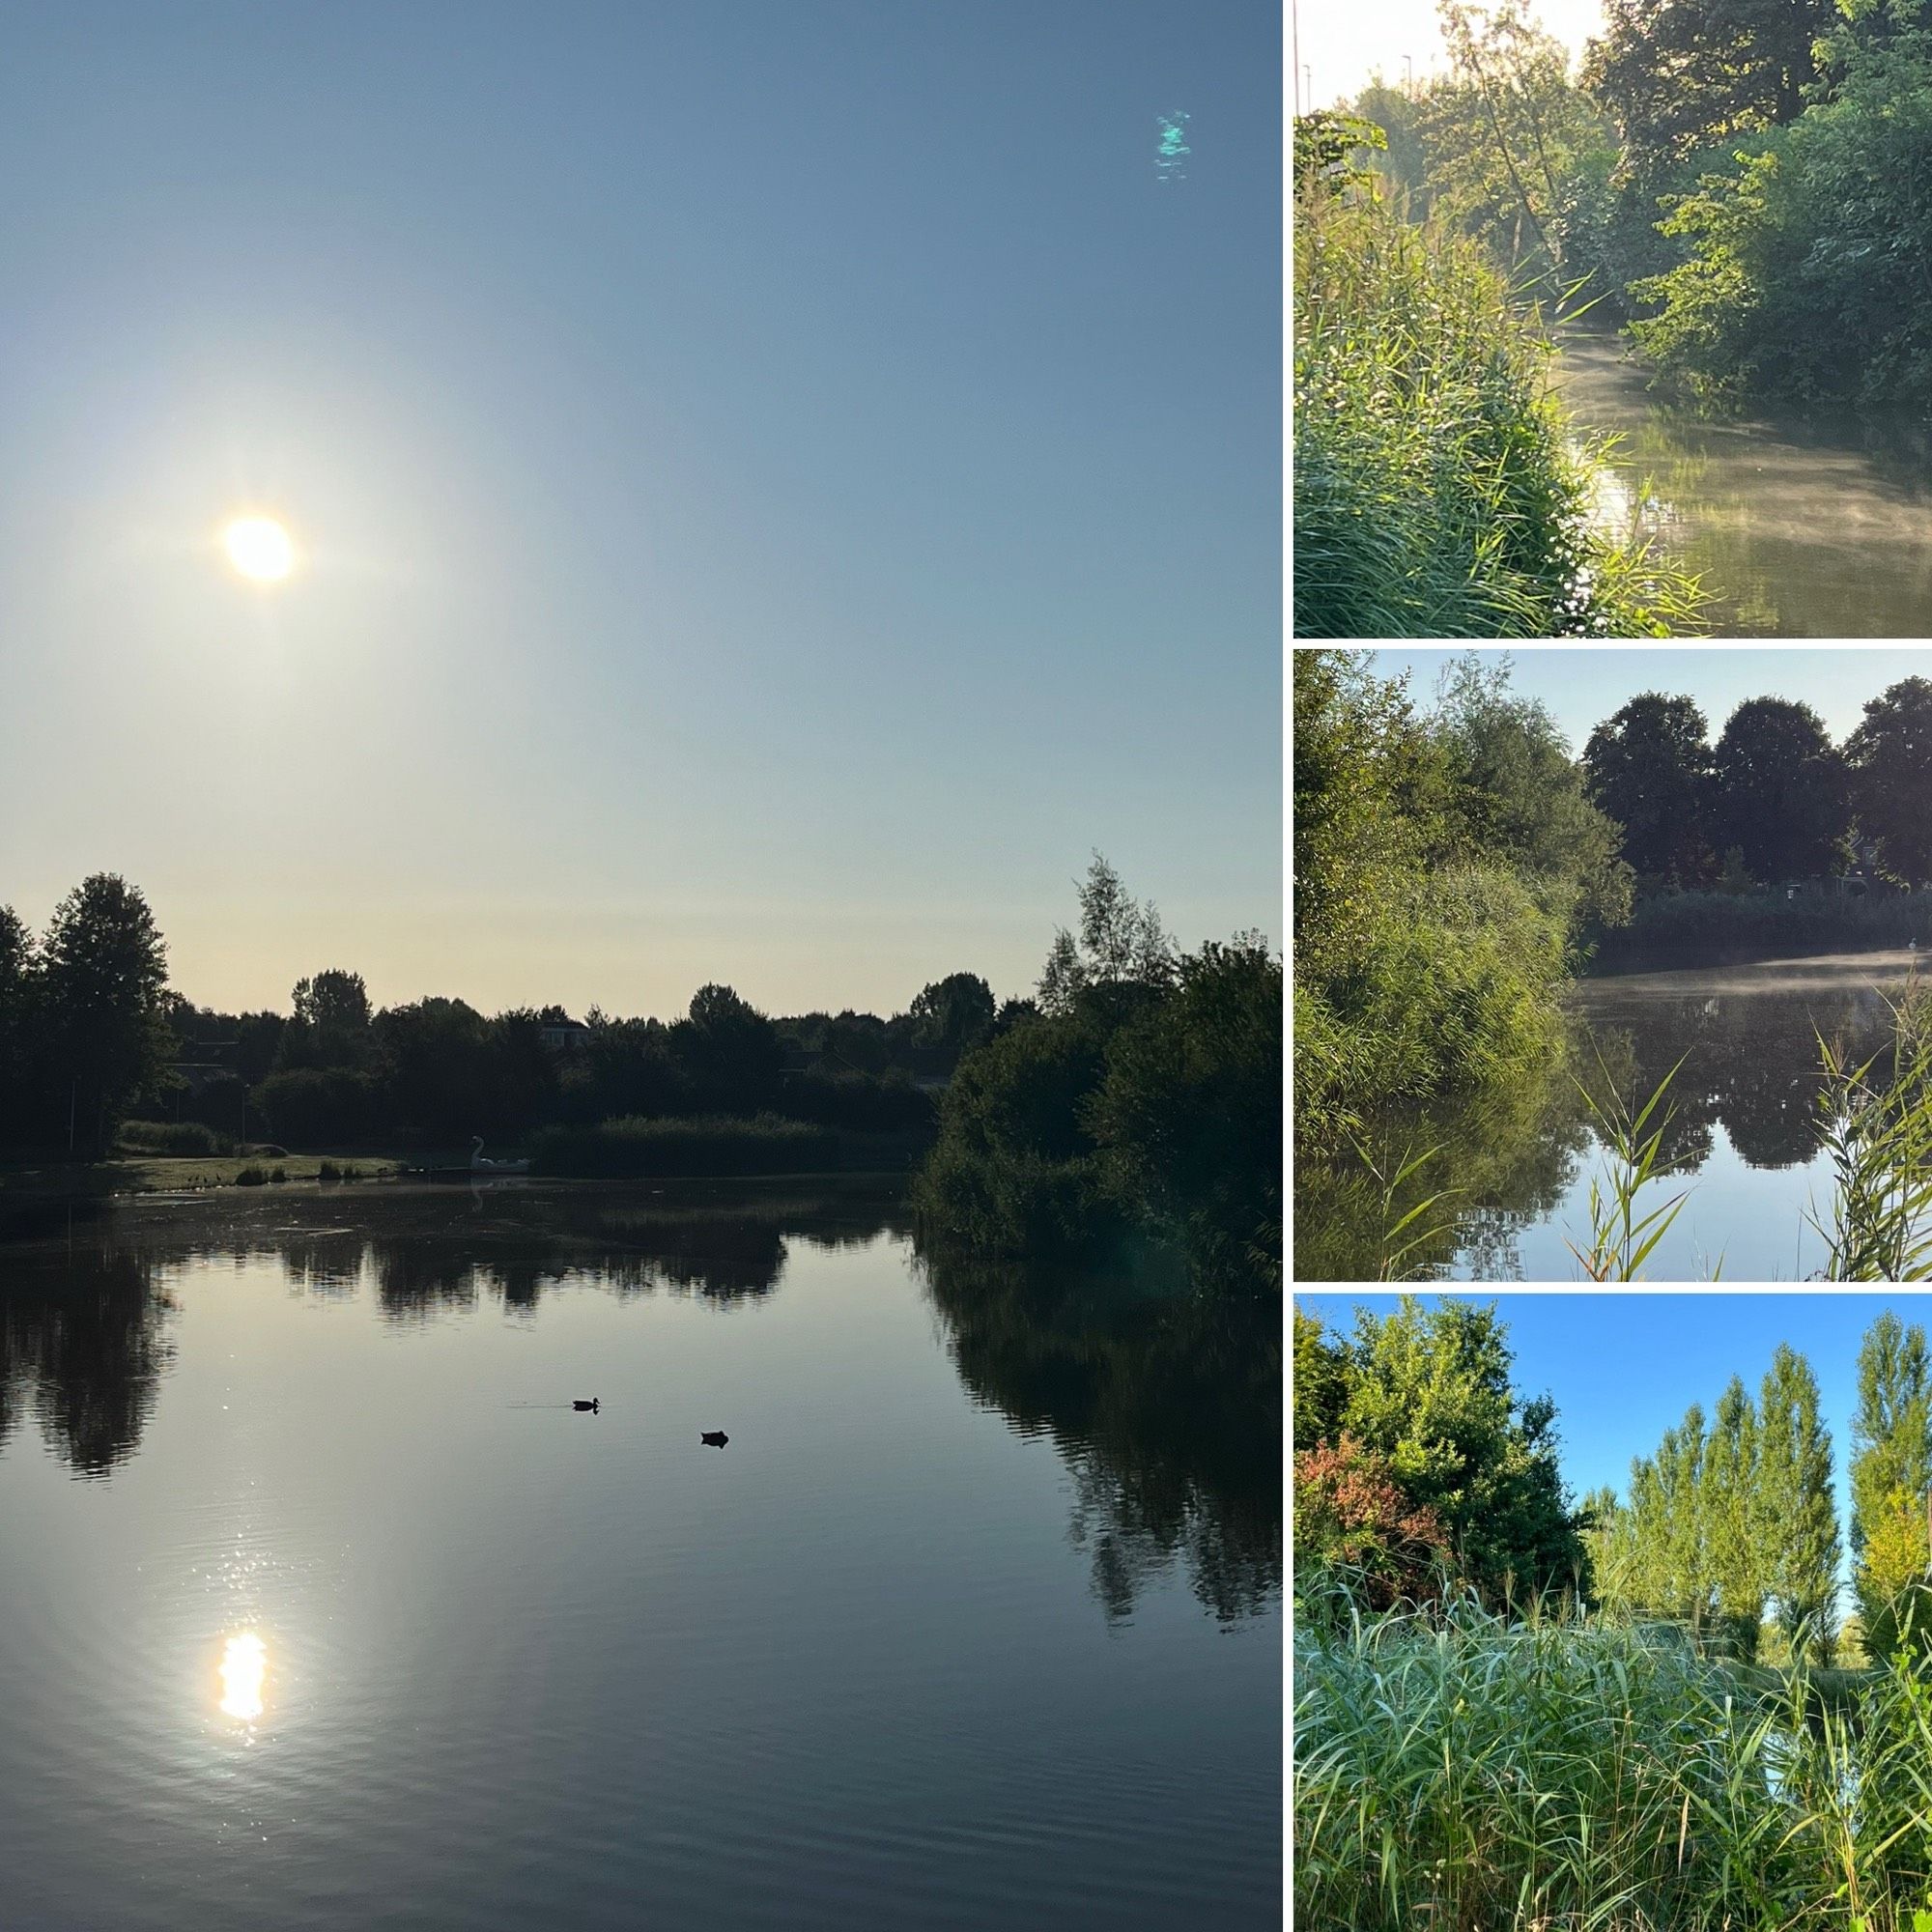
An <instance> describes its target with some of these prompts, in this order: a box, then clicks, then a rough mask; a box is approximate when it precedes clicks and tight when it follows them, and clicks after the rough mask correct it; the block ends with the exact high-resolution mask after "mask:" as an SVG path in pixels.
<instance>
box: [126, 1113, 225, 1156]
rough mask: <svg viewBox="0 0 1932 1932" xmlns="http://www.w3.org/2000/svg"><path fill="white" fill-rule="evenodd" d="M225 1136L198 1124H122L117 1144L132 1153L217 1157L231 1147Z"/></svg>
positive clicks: (127, 1122)
mask: <svg viewBox="0 0 1932 1932" xmlns="http://www.w3.org/2000/svg"><path fill="white" fill-rule="evenodd" d="M234 1144H235V1143H234V1141H233V1140H232V1139H231V1138H230V1137H229V1136H228V1135H226V1134H221V1133H217V1132H215V1130H214V1129H213V1127H210V1126H204V1125H203V1124H202V1122H199V1121H124V1122H122V1123H121V1145H122V1146H123V1147H126V1148H130V1149H132V1150H133V1151H135V1152H136V1153H169V1154H185V1155H193V1154H218V1153H226V1152H227V1151H228V1150H229V1149H230V1148H232V1147H233V1146H234Z"/></svg>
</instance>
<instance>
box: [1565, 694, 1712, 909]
mask: <svg viewBox="0 0 1932 1932" xmlns="http://www.w3.org/2000/svg"><path fill="white" fill-rule="evenodd" d="M1706 730H1707V727H1706V725H1705V723H1704V714H1703V713H1702V712H1701V711H1700V710H1698V708H1697V706H1696V704H1695V703H1694V702H1692V700H1691V699H1690V698H1688V697H1666V696H1664V695H1663V694H1662V692H1657V691H1646V692H1644V693H1643V694H1642V695H1641V696H1636V697H1634V698H1632V699H1631V701H1630V702H1629V703H1628V704H1626V705H1624V706H1623V707H1622V708H1621V709H1620V710H1619V711H1617V712H1616V713H1615V714H1614V715H1613V716H1612V717H1610V718H1608V719H1606V720H1605V722H1604V723H1603V724H1601V725H1598V726H1597V728H1596V729H1595V730H1594V731H1592V732H1591V733H1590V739H1589V743H1588V744H1587V745H1585V746H1584V748H1583V765H1584V769H1585V771H1586V772H1587V774H1588V779H1589V791H1590V798H1591V800H1592V802H1593V803H1594V804H1595V805H1596V806H1597V808H1598V810H1601V811H1603V812H1605V813H1606V814H1607V815H1608V816H1609V817H1610V818H1612V819H1614V820H1615V821H1616V822H1617V824H1618V825H1620V826H1622V828H1623V835H1624V836H1623V856H1624V858H1625V859H1626V860H1628V861H1629V863H1630V864H1631V865H1632V866H1634V867H1635V868H1636V871H1637V872H1638V874H1639V875H1640V876H1642V875H1649V876H1650V877H1651V878H1653V879H1657V880H1662V881H1666V882H1668V883H1670V884H1673V885H1677V886H1695V885H1702V884H1704V883H1706V882H1707V881H1708V880H1709V879H1710V878H1712V877H1713V876H1715V874H1716V871H1717V859H1716V855H1715V854H1714V853H1713V851H1712V849H1711V840H1710V836H1709V831H1708V816H1709V809H1710V803H1711V796H1710V793H1711V748H1710V744H1709V741H1708V738H1707V736H1706Z"/></svg>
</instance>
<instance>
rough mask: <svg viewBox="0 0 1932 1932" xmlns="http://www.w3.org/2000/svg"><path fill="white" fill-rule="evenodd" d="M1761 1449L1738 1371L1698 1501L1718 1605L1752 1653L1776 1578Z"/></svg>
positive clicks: (1723, 1404)
mask: <svg viewBox="0 0 1932 1932" xmlns="http://www.w3.org/2000/svg"><path fill="white" fill-rule="evenodd" d="M1758 1455H1759V1451H1758V1423H1757V1411H1756V1409H1755V1408H1754V1407H1753V1406H1752V1405H1751V1399H1750V1397H1749V1396H1748V1395H1747V1393H1746V1392H1745V1385H1744V1382H1743V1381H1742V1380H1741V1379H1740V1378H1738V1377H1736V1376H1733V1377H1732V1378H1731V1379H1730V1382H1729V1384H1728V1385H1727V1386H1726V1388H1725V1390H1724V1392H1723V1394H1722V1395H1721V1396H1720V1397H1719V1399H1718V1407H1717V1412H1716V1414H1715V1415H1714V1416H1713V1417H1712V1419H1711V1435H1710V1440H1709V1441H1708V1442H1707V1443H1706V1445H1705V1449H1704V1467H1703V1479H1702V1481H1701V1483H1700V1484H1699V1486H1698V1487H1699V1497H1698V1501H1699V1505H1700V1510H1701V1514H1702V1518H1703V1534H1704V1547H1705V1549H1706V1551H1707V1552H1708V1562H1709V1566H1710V1573H1711V1584H1712V1589H1713V1592H1714V1594H1715V1597H1716V1601H1717V1608H1718V1609H1719V1612H1720V1613H1721V1614H1722V1616H1723V1618H1724V1620H1725V1622H1726V1623H1727V1624H1728V1625H1729V1626H1730V1630H1731V1633H1732V1635H1733V1638H1734V1640H1735V1641H1736V1642H1737V1644H1738V1645H1739V1647H1740V1649H1741V1650H1742V1652H1743V1654H1744V1655H1745V1656H1746V1657H1747V1658H1750V1657H1754V1656H1755V1655H1756V1654H1757V1635H1758V1628H1759V1626H1760V1625H1761V1624H1762V1623H1763V1622H1764V1605H1765V1599H1766V1597H1767V1596H1768V1595H1769V1594H1770V1582H1771V1579H1770V1574H1769V1573H1770V1568H1771V1566H1770V1563H1769V1561H1768V1554H1767V1549H1766V1546H1765V1543H1764V1541H1763V1539H1762V1536H1761V1534H1760V1532H1761V1528H1762V1523H1761V1520H1760V1518H1759V1513H1758V1510H1757V1508H1756V1506H1755V1504H1756V1497H1757V1490H1758Z"/></svg>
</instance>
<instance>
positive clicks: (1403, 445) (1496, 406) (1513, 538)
mask: <svg viewBox="0 0 1932 1932" xmlns="http://www.w3.org/2000/svg"><path fill="white" fill-rule="evenodd" d="M1363 125H1364V124H1348V123H1344V122H1342V121H1340V120H1337V119H1335V118H1334V117H1322V116H1313V117H1305V118H1304V120H1303V121H1302V122H1300V123H1297V126H1296V135H1295V138H1296V179H1297V188H1296V195H1295V231H1294V259H1295V271H1294V273H1295V304H1294V426H1295V434H1294V451H1293V456H1294V600H1293V603H1294V635H1295V636H1296V637H1301V638H1378V637H1432V638H1438V637H1439V638H1535V637H1670V636H1675V635H1679V634H1681V633H1684V632H1687V631H1689V630H1691V629H1694V627H1695V620H1696V615H1697V611H1698V610H1699V608H1700V603H1699V597H1698V593H1697V588H1696V585H1695V584H1694V582H1691V581H1690V579H1688V578H1685V577H1684V576H1683V575H1682V574H1681V573H1678V572H1676V571H1675V570H1673V569H1672V568H1670V567H1669V566H1668V565H1666V564H1664V563H1662V562H1661V561H1660V560H1659V559H1657V558H1656V557H1654V556H1653V555H1652V554H1650V552H1649V551H1648V549H1647V548H1646V547H1645V546H1644V545H1643V544H1641V543H1638V542H1635V541H1627V540H1623V539H1620V538H1618V537H1616V536H1613V535H1612V534H1610V533H1609V532H1608V531H1607V530H1606V529H1605V526H1604V525H1603V523H1602V520H1601V518H1600V516H1599V515H1598V504H1597V481H1596V469H1597V465H1598V463H1599V461H1600V459H1601V455H1602V451H1601V449H1598V448H1595V447H1593V446H1591V445H1590V444H1589V443H1588V442H1587V440H1585V439H1582V438H1580V437H1579V436H1578V435H1577V432H1576V431H1575V430H1574V429H1573V428H1572V426H1571V425H1570V423H1569V421H1568V420H1567V418H1566V416H1565V413H1564V412H1563V409H1562V407H1561V405H1560V404H1559V403H1558V401H1557V399H1556V398H1555V396H1554V395H1553V394H1552V393H1551V390H1550V387H1549V380H1548V362H1549V357H1550V355H1551V353H1552V352H1551V348H1550V345H1549V343H1548V339H1547V336H1546V334H1545V330H1544V326H1543V321H1542V315H1541V310H1540V308H1539V305H1538V303H1537V302H1536V301H1535V300H1534V299H1533V298H1525V293H1524V291H1523V290H1522V289H1521V288H1520V286H1518V285H1516V284H1514V283H1513V282H1512V281H1511V280H1510V279H1509V277H1508V276H1507V275H1505V274H1504V273H1503V272H1502V271H1501V270H1498V269H1497V268H1495V267H1494V266H1492V264H1491V262H1490V261H1489V260H1488V259H1487V258H1486V256H1485V254H1484V252H1483V249H1482V247H1481V245H1480V244H1479V243H1478V242H1476V241H1472V240H1470V239H1469V238H1467V237H1465V236H1463V235H1460V234H1458V233H1456V232H1455V231H1454V230H1452V229H1450V228H1448V227H1446V226H1444V225H1442V224H1440V223H1426V224H1422V225H1417V224H1416V223H1413V222H1411V221H1409V220H1408V219H1406V215H1405V213H1404V212H1403V211H1402V210H1401V209H1399V208H1397V207H1396V206H1394V205H1393V204H1392V203H1390V202H1389V201H1388V200H1387V199H1386V198H1384V197H1382V196H1381V195H1379V194H1378V192H1377V190H1376V188H1375V187H1374V185H1373V183H1372V181H1371V177H1370V175H1369V173H1368V171H1366V170H1364V169H1361V168H1359V167H1351V166H1350V165H1349V163H1348V161H1347V158H1346V156H1347V154H1348V151H1349V148H1350V138H1351V135H1354V136H1358V135H1359V134H1360V132H1361V128H1362V126H1363Z"/></svg>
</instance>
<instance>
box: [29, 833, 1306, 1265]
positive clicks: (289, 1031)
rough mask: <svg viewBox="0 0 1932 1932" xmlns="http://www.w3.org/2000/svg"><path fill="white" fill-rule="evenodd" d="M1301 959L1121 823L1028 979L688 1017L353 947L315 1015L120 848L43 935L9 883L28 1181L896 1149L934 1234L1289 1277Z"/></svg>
mask: <svg viewBox="0 0 1932 1932" xmlns="http://www.w3.org/2000/svg"><path fill="white" fill-rule="evenodd" d="M1281 988H1282V968H1281V961H1280V959H1279V957H1278V956H1277V955H1275V954H1273V953H1271V952H1269V950H1268V946H1267V943H1266V941H1265V940H1264V938H1263V936H1262V935H1260V934H1259V933H1253V932H1248V933H1237V934H1236V935H1235V936H1234V938H1232V939H1231V940H1229V941H1227V942H1226V943H1217V942H1213V941H1209V942H1208V943H1207V944H1205V945H1204V946H1202V947H1201V948H1200V949H1199V950H1198V951H1196V952H1182V951H1181V950H1180V949H1179V947H1178V946H1177V945H1176V944H1175V942H1174V940H1173V939H1172V937H1171V936H1170V935H1169V934H1168V933H1167V932H1166V930H1165V929H1164V927H1163V926H1162V924H1161V923H1160V919H1159V916H1158V914H1157V912H1156V911H1155V909H1154V907H1153V906H1152V905H1151V904H1143V903H1141V902H1139V901H1136V900H1135V899H1133V898H1132V897H1131V896H1130V895H1128V894H1127V893H1126V892H1125V890H1124V888H1123V887H1122V883H1121V880H1120V878H1119V876H1118V875H1117V874H1116V873H1115V872H1114V870H1113V868H1112V867H1109V866H1108V865H1107V863H1106V862H1105V860H1104V859H1101V858H1100V857H1099V856H1098V855H1097V854H1096V855H1095V856H1094V863H1093V866H1092V867H1091V868H1090V870H1089V872H1088V875H1087V878H1086V880H1085V881H1084V882H1083V883H1082V884H1081V885H1080V887H1079V922H1078V929H1077V931H1073V932H1069V931H1062V932H1061V933H1060V934H1059V935H1058V937H1057V938H1056V940H1055V942H1054V944H1053V947H1052V949H1051V951H1050V952H1049V955H1048V958H1047V961H1046V965H1045V970H1044V971H1043V973H1042V975H1041V978H1040V981H1039V984H1038V987H1037V992H1036V994H1035V996H1033V997H1029V998H1023V999H1009V1000H1007V1001H1005V1002H1004V1003H997V1002H996V1001H995V1000H994V997H993V994H992V991H991V989H990V987H989V986H988V985H987V984H986V982H985V980H982V979H980V978H979V977H978V976H977V975H973V974H968V973H956V974H953V975H952V976H950V977H949V978H947V979H946V980H939V981H935V982H934V983H932V984H930V985H928V986H926V987H925V988H923V990H922V992H921V993H920V994H919V995H918V996H917V997H916V998H915V999H914V1001H913V1002H912V1003H911V1006H910V1008H909V1009H908V1010H907V1011H906V1012H904V1013H901V1014H898V1015H895V1016H894V1017H893V1018H891V1019H881V1018H879V1017H877V1016H875V1015H872V1014H862V1013H855V1012H851V1011H846V1012H842V1013H839V1014H837V1015H830V1014H825V1013H811V1014H805V1015H801V1016H796V1017H791V1018H782V1019H773V1018H770V1017H768V1016H767V1015H765V1014H763V1013H761V1012H759V1011H758V1010H757V1009H754V1008H753V1007H752V1006H751V1005H750V1004H749V1003H748V1002H746V1001H745V1000H743V999H742V998H741V997H740V996H739V995H738V994H737V993H736V992H734V991H733V990H732V989H731V988H730V987H728V986H722V985H709V986H705V987H701V988H700V989H699V990H698V992H697V993H696V995H695V996H694V997H693V999H692V1002H691V1007H690V1009H689V1011H688V1013H687V1014H686V1015H685V1016H684V1017H682V1018H680V1019H677V1020H674V1021H672V1022H670V1023H668V1024H667V1023H665V1022H663V1021H660V1020H656V1019H612V1018H611V1017H609V1016H607V1015H605V1014H602V1013H600V1012H596V1011H593V1012H592V1013H591V1014H590V1015H588V1017H587V1018H586V1019H584V1020H582V1021H579V1020H574V1019H572V1018H571V1017H570V1016H569V1015H568V1014H567V1013H564V1012H563V1011H562V1010H561V1009H557V1008H546V1009H542V1010H531V1009H520V1010H513V1011H509V1012H504V1013H499V1014H497V1015H496V1016H495V1017H494V1018H489V1017H485V1016H484V1015H483V1014H481V1013H478V1012H477V1011H475V1010H474V1009H471V1008H470V1007H469V1006H467V1005H466V1004H465V1003H464V1002H462V1001H460V1000H450V999H424V1000H421V1001H417V1002H414V1003H412V1004H409V1005H405V1006H398V1007H390V1008H385V1009H380V1010H378V1009H373V1008H372V1006H371V1004H370V1001H369V999H368V995H367V992H366V989H365V988H364V985H363V982H362V980H361V978H360V976H359V975H356V974H355V973H351V972H347V971H343V970H339V969H337V970H331V971H328V972H325V973H320V974H317V975H315V976H314V977H313V978H311V979H306V980H300V981H299V982H298V984H297V986H296V988H295V992H294V997H293V1002H292V1006H293V1010H292V1012H291V1013H290V1014H289V1015H286V1016H285V1015H282V1014H280V1013H276V1012H272V1011H263V1012H256V1013H244V1014H228V1013H216V1012H213V1011H210V1010H208V1009H200V1008H196V1007H194V1006H192V1005H191V1004H190V1003H189V1002H187V1001H186V1000H185V999H184V998H183V997H181V996H180V995H179V994H176V993H173V992H171V991H169V990H168V989H167V984H166V950H165V946H164V943H163V941H162V939H161V935H160V932H159V929H158V927H157V926H156V923H155V921H154V918H153V915H152V913H151V912H150V910H149V908H148V906H147V904H146V901H145V900H144V899H143V898H142V896H141V895H140V894H139V893H138V892H137V891H136V890H135V889H134V888H132V887H131V886H129V885H128V883H127V882H126V881H125V880H121V879H119V878H115V877H113V876H111V875H107V874H99V875H97V876H95V877H93V878H90V879H88V880H86V881H85V882H84V883H83V884H82V885H81V886H80V887H79V888H77V889H76V890H75V892H74V893H72V894H71V895H69V897H68V898H67V899H66V900H64V901H63V902H62V904H61V905H60V907H59V908H58V909H57V910H56V912H55V914H54V917H53V920H52V922H51V923H50V924H49V927H48V929H47V931H46V932H45V933H44V934H43V935H41V936H40V937H38V938H36V937H35V936H33V935H31V934H29V933H28V932H27V930H26V928H25V926H24V925H23V923H21V922H20V921H19V920H18V919H17V917H15V916H14V914H13V913H12V912H11V911H8V910H7V909H5V908H0V1202H5V1203H11V1204H13V1205H14V1206H16V1207H17V1206H19V1205H20V1204H23V1203H29V1202H43V1203H44V1202H47V1201H58V1200H79V1199H85V1198H88V1197H90V1196H93V1195H98V1194H99V1193H102V1192H110V1191H114V1190H115V1189H118V1188H133V1189H148V1190H156V1189H180V1190H189V1189H195V1188H200V1187H207V1186H235V1187H253V1186H277V1185H282V1184H286V1183H290V1182H295V1181H315V1182H320V1183H323V1184H328V1183H333V1182H342V1181H357V1180H368V1179H390V1178H395V1177H398V1176H403V1175H407V1174H408V1173H410V1172H411V1171H415V1172H418V1173H420V1172H421V1171H422V1170H423V1169H424V1168H425V1167H428V1168H433V1169H448V1168H454V1169H456V1170H458V1171H459V1172H460V1171H461V1170H463V1169H465V1168H467V1167H468V1166H469V1138H470V1137H472V1136H474V1137H478V1138H482V1139H484V1140H485V1141H486V1142H487V1143H488V1144H489V1145H490V1147H491V1150H492V1152H493V1154H494V1155H495V1156H496V1157H497V1158H503V1157H506V1156H508V1155H510V1154H513V1153H517V1152H522V1153H524V1154H526V1157H527V1158H528V1159H529V1161H530V1167H529V1170H528V1171H529V1173H530V1175H531V1177H532V1178H533V1179H559V1180H569V1179H585V1180H612V1179H699V1178H705V1179H709V1178H718V1179H728V1178H737V1177H747V1178H749V1177H779V1176H783V1177H800V1178H802V1177H810V1176H840V1175H860V1174H864V1175H878V1174H895V1175H897V1176H899V1177H901V1178H902V1179H904V1180H905V1182H906V1183H907V1184H908V1185H909V1187H910V1190H911V1199H912V1201H913V1203H914V1205H915V1208H916V1211H917V1214H918V1217H919V1220H920V1224H921V1226H922V1229H923V1232H924V1235H925V1236H926V1237H927V1239H928V1240H929V1241H930V1242H933V1243H942V1244H943V1243H952V1244H953V1245H956V1246H958V1247H959V1248H960V1249H962V1250H963V1251H965V1252H970V1253H974V1254H979V1255H981V1256H985V1257H988V1258H1003V1259H1006V1260H1011V1261H1023V1262H1025V1263H1027V1264H1030V1265H1031V1264H1039V1265H1042V1266H1047V1267H1076V1268H1089V1267H1097V1268H1101V1269H1111V1268H1118V1267H1121V1266H1124V1265H1130V1264H1131V1265H1133V1266H1135V1267H1138V1266H1140V1265H1142V1264H1144V1263H1145V1264H1151V1265H1152V1266H1153V1267H1154V1268H1155V1270H1156V1272H1159V1271H1162V1270H1163V1269H1165V1270H1168V1271H1171V1272H1173V1273H1174V1274H1175V1276H1176V1278H1177V1279H1178V1280H1179V1282H1180V1283H1182V1284H1183V1285H1185V1286H1186V1287H1188V1288H1189V1289H1190V1290H1192V1291H1195V1292H1199V1293H1208V1294H1218V1295H1250V1294H1267V1293H1274V1294H1278V1293H1279V1292H1280V1285H1281V1241H1282V1234H1281V1199H1280V1165H1281V1125H1280V1122H1281V1073H1282V1045H1281ZM250 1129H252V1131H250ZM452 1149H456V1150H460V1151H458V1152H455V1153H451V1152H449V1150H452ZM486 1178H487V1177H486Z"/></svg>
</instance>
